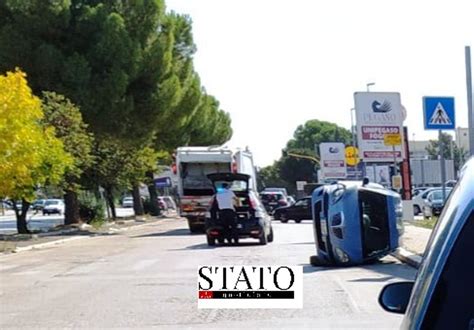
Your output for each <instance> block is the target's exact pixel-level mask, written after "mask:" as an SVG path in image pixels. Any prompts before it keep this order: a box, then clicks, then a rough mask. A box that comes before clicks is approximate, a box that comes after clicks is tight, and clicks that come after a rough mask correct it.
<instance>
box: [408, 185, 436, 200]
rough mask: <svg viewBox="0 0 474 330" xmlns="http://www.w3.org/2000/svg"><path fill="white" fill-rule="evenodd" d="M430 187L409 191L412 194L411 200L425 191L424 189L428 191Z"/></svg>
mask: <svg viewBox="0 0 474 330" xmlns="http://www.w3.org/2000/svg"><path fill="white" fill-rule="evenodd" d="M430 188H431V187H417V188H413V189H412V190H411V193H412V196H413V198H415V196H418V195H419V194H420V193H422V192H423V191H425V190H426V189H430Z"/></svg>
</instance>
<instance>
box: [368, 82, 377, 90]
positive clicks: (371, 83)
mask: <svg viewBox="0 0 474 330" xmlns="http://www.w3.org/2000/svg"><path fill="white" fill-rule="evenodd" d="M374 85H375V83H374V82H370V83H367V84H366V86H367V92H370V88H369V87H370V86H374Z"/></svg>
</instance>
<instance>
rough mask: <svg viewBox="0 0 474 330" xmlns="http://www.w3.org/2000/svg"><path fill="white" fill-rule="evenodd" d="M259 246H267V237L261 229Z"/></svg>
mask: <svg viewBox="0 0 474 330" xmlns="http://www.w3.org/2000/svg"><path fill="white" fill-rule="evenodd" d="M259 242H260V245H267V235H265V230H263V228H262V234H260V238H259Z"/></svg>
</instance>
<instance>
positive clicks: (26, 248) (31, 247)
mask: <svg viewBox="0 0 474 330" xmlns="http://www.w3.org/2000/svg"><path fill="white" fill-rule="evenodd" d="M91 237H94V236H74V237H68V238H63V239H58V240H57V241H52V242H46V243H39V244H32V245H28V246H23V247H17V248H15V250H13V252H14V253H18V252H23V251H30V250H35V249H41V248H45V247H50V246H54V245H58V244H63V243H66V242H69V241H76V240H79V239H85V238H91Z"/></svg>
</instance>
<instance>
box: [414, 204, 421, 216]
mask: <svg viewBox="0 0 474 330" xmlns="http://www.w3.org/2000/svg"><path fill="white" fill-rule="evenodd" d="M413 213H414V214H415V215H418V214H420V213H421V210H420V207H419V206H418V205H414V206H413Z"/></svg>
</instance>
